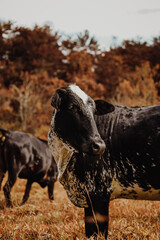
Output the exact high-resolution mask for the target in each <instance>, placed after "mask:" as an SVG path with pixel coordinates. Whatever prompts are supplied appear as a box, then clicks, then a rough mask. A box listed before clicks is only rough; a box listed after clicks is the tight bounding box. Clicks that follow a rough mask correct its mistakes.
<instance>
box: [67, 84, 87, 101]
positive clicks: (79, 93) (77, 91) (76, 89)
mask: <svg viewBox="0 0 160 240" xmlns="http://www.w3.org/2000/svg"><path fill="white" fill-rule="evenodd" d="M69 88H70V89H71V90H72V92H74V93H75V94H76V95H77V96H78V97H80V98H81V99H82V101H83V102H84V103H87V100H88V95H87V94H86V93H85V92H83V91H82V90H81V89H80V88H79V87H78V86H76V85H74V84H72V85H70V86H69Z"/></svg>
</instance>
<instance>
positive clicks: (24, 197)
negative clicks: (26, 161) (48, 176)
mask: <svg viewBox="0 0 160 240" xmlns="http://www.w3.org/2000/svg"><path fill="white" fill-rule="evenodd" d="M32 183H33V182H32V181H30V180H28V181H27V184H26V190H25V193H24V196H23V200H22V203H21V205H23V204H24V203H25V202H26V201H27V200H28V198H29V193H30V190H31V185H32Z"/></svg>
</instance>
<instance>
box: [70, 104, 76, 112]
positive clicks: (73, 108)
mask: <svg viewBox="0 0 160 240" xmlns="http://www.w3.org/2000/svg"><path fill="white" fill-rule="evenodd" d="M68 109H69V110H72V111H74V112H77V111H78V107H77V106H76V105H70V106H69V108H68Z"/></svg>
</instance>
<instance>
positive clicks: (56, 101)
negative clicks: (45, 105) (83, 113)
mask: <svg viewBox="0 0 160 240" xmlns="http://www.w3.org/2000/svg"><path fill="white" fill-rule="evenodd" d="M65 93H66V90H65V89H63V88H61V89H58V90H57V91H56V93H55V94H54V95H53V96H52V98H51V105H52V107H54V108H56V109H58V108H59V107H60V105H61V101H62V97H63V95H64V94H65Z"/></svg>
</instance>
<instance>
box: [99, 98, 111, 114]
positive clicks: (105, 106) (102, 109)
mask: <svg viewBox="0 0 160 240" xmlns="http://www.w3.org/2000/svg"><path fill="white" fill-rule="evenodd" d="M95 104H96V112H95V114H96V115H104V114H107V113H110V112H113V111H114V109H115V107H114V106H113V105H112V104H111V103H108V102H106V101H104V100H95Z"/></svg>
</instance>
